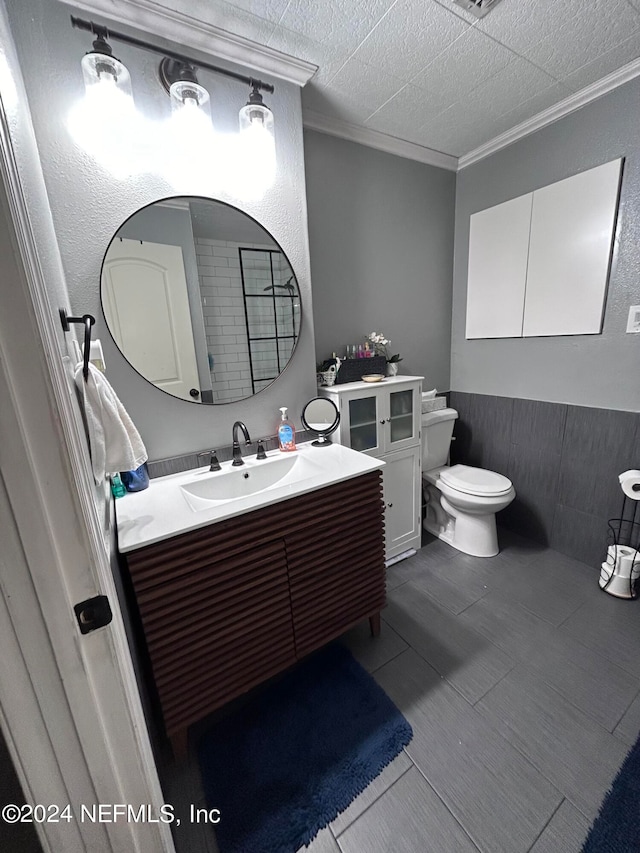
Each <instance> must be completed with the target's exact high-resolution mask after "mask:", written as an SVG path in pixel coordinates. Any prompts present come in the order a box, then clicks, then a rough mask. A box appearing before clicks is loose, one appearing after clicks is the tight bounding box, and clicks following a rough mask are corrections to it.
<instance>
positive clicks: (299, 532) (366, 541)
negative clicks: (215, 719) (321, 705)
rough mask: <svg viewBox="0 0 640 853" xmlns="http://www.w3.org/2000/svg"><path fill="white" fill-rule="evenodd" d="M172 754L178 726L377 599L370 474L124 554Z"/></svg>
mask: <svg viewBox="0 0 640 853" xmlns="http://www.w3.org/2000/svg"><path fill="white" fill-rule="evenodd" d="M125 557H126V562H127V566H128V570H129V572H130V575H131V580H132V583H133V588H134V592H135V596H136V600H137V604H138V608H139V612H140V616H141V619H142V626H143V629H144V634H145V638H146V643H147V648H148V652H149V656H150V659H151V667H152V670H153V677H154V681H155V685H156V688H157V693H158V697H159V700H160V704H161V708H162V715H163V718H164V724H165V728H166V731H167V734H168V735H169V737H170V738H171V741H172V743H173V747H174V751H175V752H176V753H177V754H179V753H182V752H184V750H185V747H186V733H187V728H188V726H189V725H191V723H194V722H196V721H197V720H200V719H202V718H203V717H205V716H206V715H207V714H209V713H211V711H214V710H215V709H216V708H219V707H220V706H222V705H224V704H225V703H226V702H229V701H230V700H231V699H233V698H235V697H236V696H239V695H240V694H242V693H245V692H246V691H248V690H250V689H251V688H252V687H254V686H255V685H257V684H259V683H260V682H262V681H265V680H266V679H268V678H270V677H271V676H273V675H275V674H276V673H278V672H281V671H282V670H284V669H286V668H287V667H288V666H290V665H292V664H293V663H295V662H296V661H297V660H300V659H301V658H302V657H304V656H305V655H307V654H309V652H312V651H313V650H314V649H317V648H319V647H320V646H322V645H324V644H325V643H327V642H329V641H330V640H332V639H334V638H335V637H337V636H339V635H340V634H341V633H343V632H344V631H345V630H347V629H348V628H350V627H351V626H353V625H355V624H356V623H358V622H360V621H362V620H363V619H366V618H369V619H370V620H371V627H372V631H373V632H374V633H377V632H378V630H379V614H380V610H381V608H382V607H383V605H384V601H385V572H384V527H383V503H382V478H381V472H380V471H378V470H376V471H372V472H370V473H367V474H363V475H361V476H359V477H355V478H353V479H351V480H346V481H345V482H343V483H338V484H336V485H333V486H328V487H326V488H324V489H319V490H317V491H315V492H310V493H309V494H306V495H301V496H299V497H295V498H291V499H290V500H286V501H281V502H280V503H277V504H273V505H272V506H269V507H264V508H262V509H259V510H255V511H253V512H250V513H246V514H244V515H239V516H237V517H236V518H232V519H227V520H225V521H221V522H218V523H216V524H212V525H210V526H208V527H202V528H200V529H198V530H194V531H191V532H189V533H183V534H181V535H179V536H175V537H173V538H171V539H166V540H164V541H162V542H158V543H156V544H154V545H148V546H146V547H143V548H140V549H139V550H137V551H131V552H129V553H128V554H126V555H125Z"/></svg>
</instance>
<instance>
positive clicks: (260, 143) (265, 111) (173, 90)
mask: <svg viewBox="0 0 640 853" xmlns="http://www.w3.org/2000/svg"><path fill="white" fill-rule="evenodd" d="M71 25H72V26H73V27H76V28H78V29H81V30H86V31H88V32H91V33H93V34H94V35H95V36H96V40H95V41H94V43H93V48H94V49H93V51H92V52H91V53H88V54H87V55H86V56H85V57H84V58H83V60H82V67H83V74H84V76H85V85H86V87H87V91H89V87H90V86H94V85H95V84H96V83H98V82H99V83H101V84H104V83H108V84H109V85H111V86H112V87H113V86H114V85H115V86H117V87H118V88H119V89H120V90H121V91H122V92H123V93H125V92H126V93H127V94H128V96H129V97H130V98H131V81H130V77H129V72H128V71H127V69H126V68H125V67H124V65H123V64H122V63H121V62H119V61H118V60H117V59H115V57H114V56H113V54H112V51H111V47H110V45H109V44H108V41H107V39H111V40H112V41H120V42H123V43H124V44H129V45H133V46H134V47H139V48H142V49H143V50H148V51H150V52H152V53H156V54H159V55H161V56H162V57H163V59H162V60H161V62H160V69H159V76H160V82H161V83H162V85H163V86H164V88H165V90H166V91H167V92H168V93H169V95H170V98H171V109H172V115H173V117H174V118H175V117H177V116H179V117H180V118H179V121H180V122H182V121H185V124H188V125H189V126H190V127H194V126H195V125H197V124H203V117H206V119H207V123H209V122H210V120H211V115H210V100H209V93H208V92H207V90H206V89H205V88H204V87H203V86H202V85H201V84H200V83H198V80H197V78H196V68H198V69H204V70H207V71H213V72H214V73H216V74H222V75H223V76H225V77H231V78H232V79H234V80H238V81H240V82H242V83H246V84H247V85H248V86H250V94H249V100H248V102H247V103H246V104H245V106H243V107H242V108H241V110H240V116H239V117H240V131H241V138H246V139H249V140H250V145H249V147H248V150H247V153H249V150H250V151H251V152H254V151H255V152H257V151H258V149H261V151H260V153H259V159H261V160H264V161H265V162H266V163H269V162H270V161H271V160H272V159H274V158H275V140H274V120H273V113H272V112H271V110H270V109H269V108H268V107H267V106H266V105H265V104H264V102H263V100H262V94H261V92H269V93H273V91H274V87H273V86H272V85H271V84H269V83H264V82H263V81H262V80H257V79H255V78H253V77H248V76H246V75H244V74H239V73H237V72H235V71H230V70H229V69H227V68H220V67H219V66H217V65H211V64H210V63H208V62H203V61H200V60H197V61H196V60H193V59H190V58H189V57H187V56H184V55H183V54H179V53H175V52H173V51H171V50H168V49H165V48H160V47H156V46H155V45H153V44H150V43H149V42H146V41H144V40H142V39H139V38H136V37H134V36H130V35H127V34H126V33H121V32H117V31H116V30H112V29H110V28H107V27H105V26H103V25H102V24H96V23H94V22H93V21H85V20H82V19H81V18H76V17H75V16H73V15H72V16H71ZM85 66H86V69H85ZM131 103H133V99H132V98H131ZM196 117H197V118H196ZM194 119H195V121H194ZM274 162H275V160H274Z"/></svg>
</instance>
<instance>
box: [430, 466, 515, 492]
mask: <svg viewBox="0 0 640 853" xmlns="http://www.w3.org/2000/svg"><path fill="white" fill-rule="evenodd" d="M440 479H441V480H442V482H443V483H445V484H446V485H447V486H451V488H452V489H457V490H458V491H459V492H464V493H465V494H467V495H481V496H484V495H486V496H489V495H503V494H505V492H508V491H509V489H510V488H511V480H510V479H509V478H508V477H503V476H502V474H496V472H495V471H485V469H484V468H471V467H470V466H469V465H452V466H451V468H444V469H443V470H442V471H441V472H440Z"/></svg>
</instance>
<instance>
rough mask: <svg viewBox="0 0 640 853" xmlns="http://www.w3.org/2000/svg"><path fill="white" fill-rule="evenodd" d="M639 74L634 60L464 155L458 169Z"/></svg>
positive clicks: (573, 110)
mask: <svg viewBox="0 0 640 853" xmlns="http://www.w3.org/2000/svg"><path fill="white" fill-rule="evenodd" d="M639 75H640V59H634V60H633V61H632V62H629V63H627V65H623V66H622V68H618V70H617V71H613V72H612V73H611V74H608V75H607V76H606V77H603V78H602V80H598V81H597V82H595V83H592V84H591V85H590V86H586V87H585V88H584V89H581V90H580V91H579V92H576V93H575V94H573V95H569V97H568V98H565V99H564V100H563V101H560V102H559V103H557V104H554V105H553V106H552V107H548V109H546V110H543V111H542V112H541V113H538V114H537V115H535V116H532V118H530V119H527V120H526V121H523V122H522V123H521V124H518V125H516V126H515V127H512V128H511V129H510V130H507V131H505V132H504V133H501V134H500V135H499V136H496V137H495V138H494V139H491V140H489V142H485V144H484V145H480V146H479V147H478V148H475V149H474V150H473V151H470V152H469V153H468V154H464V155H463V156H462V157H460V159H459V160H458V170H460V169H464V168H466V167H467V166H471V165H472V164H473V163H477V162H478V161H479V160H484V158H485V157H489V156H490V155H491V154H494V153H495V152H496V151H500V150H501V149H502V148H506V147H507V146H508V145H512V144H513V143H514V142H517V141H518V140H519V139H522V138H523V137H525V136H529V134H531V133H535V132H536V131H537V130H541V129H542V128H543V127H546V126H547V125H549V124H552V123H553V122H555V121H558V120H559V119H561V118H564V116H567V115H569V113H573V112H575V111H576V110H579V109H580V108H581V107H584V106H586V105H587V104H589V103H591V101H595V100H596V99H597V98H601V97H602V96H603V95H606V94H607V93H608V92H611V91H613V89H617V88H618V86H623V85H624V84H625V83H628V82H629V81H630V80H633V79H635V78H636V77H638V76H639Z"/></svg>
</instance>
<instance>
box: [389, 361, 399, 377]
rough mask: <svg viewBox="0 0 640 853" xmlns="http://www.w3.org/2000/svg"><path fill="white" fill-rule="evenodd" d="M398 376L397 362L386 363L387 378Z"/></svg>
mask: <svg viewBox="0 0 640 853" xmlns="http://www.w3.org/2000/svg"><path fill="white" fill-rule="evenodd" d="M397 375H398V362H397V361H388V362H387V376H397Z"/></svg>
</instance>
